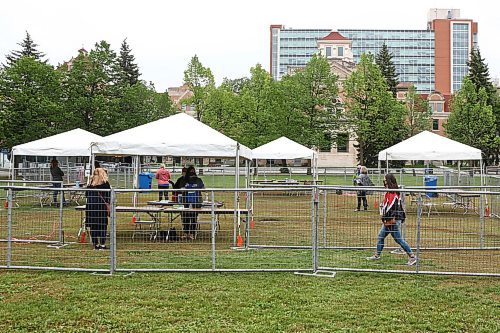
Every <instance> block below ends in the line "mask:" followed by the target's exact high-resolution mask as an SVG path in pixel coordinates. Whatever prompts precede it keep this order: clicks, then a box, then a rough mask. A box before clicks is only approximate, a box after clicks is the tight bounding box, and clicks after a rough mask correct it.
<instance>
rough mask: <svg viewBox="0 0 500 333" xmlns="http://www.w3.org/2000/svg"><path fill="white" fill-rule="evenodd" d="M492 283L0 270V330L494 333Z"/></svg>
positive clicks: (498, 311) (497, 289)
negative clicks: (106, 274)
mask: <svg viewBox="0 0 500 333" xmlns="http://www.w3.org/2000/svg"><path fill="white" fill-rule="evenodd" d="M499 295H500V281H499V280H498V279H493V278H477V277H476V278H467V277H435V276H402V275H386V274H356V273H338V274H337V276H336V278H334V279H329V278H313V277H306V276H297V275H294V274H292V273H245V274H240V273H210V274H208V273H199V274H188V273H171V274H160V273H151V274H145V273H143V274H133V275H131V276H126V275H124V274H120V273H119V274H116V275H115V276H112V277H109V276H96V275H91V274H88V273H68V272H23V271H17V272H10V271H0V318H2V320H1V321H0V331H2V332H34V331H36V332H498V331H499V330H500V325H499V321H498V318H499V316H500V308H499V301H500V296H499Z"/></svg>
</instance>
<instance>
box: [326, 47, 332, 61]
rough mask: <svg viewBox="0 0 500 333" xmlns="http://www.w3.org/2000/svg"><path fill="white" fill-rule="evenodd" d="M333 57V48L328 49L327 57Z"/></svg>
mask: <svg viewBox="0 0 500 333" xmlns="http://www.w3.org/2000/svg"><path fill="white" fill-rule="evenodd" d="M331 56H332V48H331V47H329V46H328V47H326V57H327V58H330V57H331Z"/></svg>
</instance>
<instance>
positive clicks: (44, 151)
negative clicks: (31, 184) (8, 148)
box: [11, 128, 102, 177]
mask: <svg viewBox="0 0 500 333" xmlns="http://www.w3.org/2000/svg"><path fill="white" fill-rule="evenodd" d="M99 140H102V137H101V136H99V135H97V134H93V133H90V132H88V131H85V130H83V129H81V128H76V129H74V130H71V131H67V132H64V133H59V134H56V135H53V136H49V137H47V138H43V139H39V140H35V141H32V142H28V143H24V144H21V145H17V146H14V147H13V148H12V157H11V161H12V162H14V157H15V156H16V155H17V156H21V155H23V156H66V157H71V156H89V157H90V155H91V151H90V146H91V144H92V142H95V141H99ZM13 167H14V163H11V171H12V172H11V176H12V177H14V172H13Z"/></svg>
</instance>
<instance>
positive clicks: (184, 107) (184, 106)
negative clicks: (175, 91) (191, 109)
mask: <svg viewBox="0 0 500 333" xmlns="http://www.w3.org/2000/svg"><path fill="white" fill-rule="evenodd" d="M181 109H182V111H186V104H184V103H182V106H181Z"/></svg>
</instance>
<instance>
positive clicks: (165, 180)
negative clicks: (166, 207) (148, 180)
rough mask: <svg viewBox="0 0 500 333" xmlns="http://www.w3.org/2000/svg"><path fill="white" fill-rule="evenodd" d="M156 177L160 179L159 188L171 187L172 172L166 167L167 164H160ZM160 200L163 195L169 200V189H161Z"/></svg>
mask: <svg viewBox="0 0 500 333" xmlns="http://www.w3.org/2000/svg"><path fill="white" fill-rule="evenodd" d="M155 178H156V179H157V180H158V189H159V190H160V189H168V188H169V187H170V172H169V171H168V170H167V169H165V164H162V165H160V168H159V169H158V171H156V175H155ZM158 193H159V198H158V201H161V199H162V196H163V197H165V200H168V191H160V192H158Z"/></svg>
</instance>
